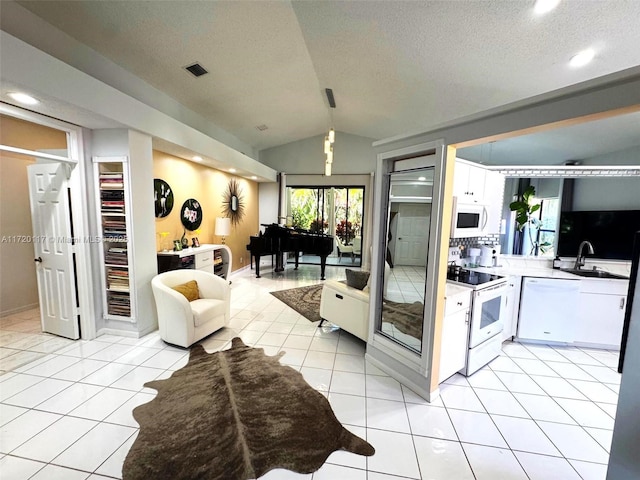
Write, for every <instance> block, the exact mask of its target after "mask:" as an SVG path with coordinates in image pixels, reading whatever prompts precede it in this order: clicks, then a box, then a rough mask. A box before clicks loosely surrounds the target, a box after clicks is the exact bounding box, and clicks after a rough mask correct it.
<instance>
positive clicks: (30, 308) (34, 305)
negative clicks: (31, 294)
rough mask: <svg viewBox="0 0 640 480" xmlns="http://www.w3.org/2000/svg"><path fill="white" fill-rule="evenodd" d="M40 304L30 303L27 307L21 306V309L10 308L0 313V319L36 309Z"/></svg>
mask: <svg viewBox="0 0 640 480" xmlns="http://www.w3.org/2000/svg"><path fill="white" fill-rule="evenodd" d="M39 305H40V304H39V303H38V302H36V303H31V304H29V305H23V306H22V307H17V308H12V309H11V310H3V311H2V312H0V318H4V317H8V316H9V315H13V314H14V313H20V312H26V311H27V310H33V309H34V308H38V306H39Z"/></svg>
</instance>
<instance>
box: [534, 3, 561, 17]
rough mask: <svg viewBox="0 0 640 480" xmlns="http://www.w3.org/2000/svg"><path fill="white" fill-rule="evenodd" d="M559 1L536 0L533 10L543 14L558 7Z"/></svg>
mask: <svg viewBox="0 0 640 480" xmlns="http://www.w3.org/2000/svg"><path fill="white" fill-rule="evenodd" d="M559 3H560V0H536V4H535V5H534V7H533V11H534V12H536V13H537V14H538V15H542V14H544V13H547V12H550V11H551V10H553V9H554V8H556V7H557V6H558V4H559Z"/></svg>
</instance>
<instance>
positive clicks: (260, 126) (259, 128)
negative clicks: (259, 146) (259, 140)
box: [256, 123, 269, 132]
mask: <svg viewBox="0 0 640 480" xmlns="http://www.w3.org/2000/svg"><path fill="white" fill-rule="evenodd" d="M256 128H257V129H258V130H260V131H261V132H264V131H265V130H266V129H267V128H269V127H267V126H266V125H265V124H264V123H263V124H262V125H258V126H257V127H256Z"/></svg>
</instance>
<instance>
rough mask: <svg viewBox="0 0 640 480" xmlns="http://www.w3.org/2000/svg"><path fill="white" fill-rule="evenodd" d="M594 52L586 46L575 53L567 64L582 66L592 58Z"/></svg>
mask: <svg viewBox="0 0 640 480" xmlns="http://www.w3.org/2000/svg"><path fill="white" fill-rule="evenodd" d="M595 55H596V52H594V51H593V50H591V49H590V48H588V49H587V50H583V51H581V52H578V53H576V54H575V55H574V56H573V57H571V60H569V65H571V66H572V67H584V66H585V65H586V64H587V63H589V62H590V61H591V60H593V57H595Z"/></svg>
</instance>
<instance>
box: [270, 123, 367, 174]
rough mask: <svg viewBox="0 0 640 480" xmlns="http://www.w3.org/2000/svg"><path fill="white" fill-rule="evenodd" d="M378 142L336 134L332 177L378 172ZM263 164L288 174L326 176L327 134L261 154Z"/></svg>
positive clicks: (271, 149) (355, 136)
mask: <svg viewBox="0 0 640 480" xmlns="http://www.w3.org/2000/svg"><path fill="white" fill-rule="evenodd" d="M373 141H374V139H372V138H367V137H360V136H358V135H351V134H348V133H344V132H336V141H335V144H334V146H333V165H332V169H331V173H332V174H335V175H338V174H358V173H369V172H373V171H375V169H376V154H375V153H374V151H373V148H372V147H371V144H372V142H373ZM259 159H260V162H262V163H264V164H265V165H268V166H269V167H271V168H273V169H274V170H277V171H278V172H285V173H287V174H293V173H297V174H305V173H307V174H317V175H322V174H324V163H325V154H324V134H322V135H317V136H315V137H309V138H305V139H303V140H298V141H297V142H291V143H287V144H285V145H280V146H278V147H273V148H267V149H265V150H261V151H260V154H259Z"/></svg>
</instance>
